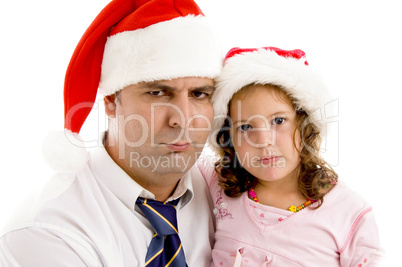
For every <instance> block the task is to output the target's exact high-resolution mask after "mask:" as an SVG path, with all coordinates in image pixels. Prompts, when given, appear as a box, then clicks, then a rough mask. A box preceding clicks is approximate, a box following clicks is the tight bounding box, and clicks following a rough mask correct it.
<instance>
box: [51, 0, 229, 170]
mask: <svg viewBox="0 0 402 267" xmlns="http://www.w3.org/2000/svg"><path fill="white" fill-rule="evenodd" d="M222 58H223V57H222V54H221V46H220V42H219V38H218V36H217V34H216V33H215V31H214V29H213V28H212V26H211V25H210V24H209V23H208V21H207V20H206V18H205V16H204V14H203V13H202V11H201V9H200V8H199V7H198V6H197V4H196V3H195V2H194V1H193V0H113V1H111V2H110V3H109V4H108V5H107V6H106V7H105V8H104V9H103V10H102V11H101V12H100V13H99V15H98V16H97V17H96V18H95V20H94V21H93V22H92V24H91V25H90V26H89V28H88V29H87V30H86V32H85V33H84V35H83V36H82V38H81V40H80V42H79V43H78V45H77V47H76V49H75V51H74V54H73V56H72V58H71V61H70V64H69V66H68V69H67V73H66V77H65V84H64V107H65V109H64V114H65V124H64V128H65V130H66V131H65V133H67V135H66V136H67V137H68V140H67V142H66V136H64V134H63V136H60V137H59V138H56V139H55V140H58V141H57V142H58V143H66V144H67V143H71V142H73V143H75V144H74V145H75V146H76V147H78V146H80V145H79V144H77V142H78V140H79V136H78V133H79V132H80V130H81V127H82V125H83V124H84V122H85V120H86V118H87V116H88V115H89V113H90V111H91V109H92V107H93V104H94V102H95V99H96V95H97V92H98V88H99V92H100V93H101V94H103V95H111V94H113V93H115V92H117V91H119V90H121V89H123V88H124V87H126V86H128V85H130V84H136V83H139V82H144V81H146V82H149V81H155V80H165V79H174V78H180V77H206V78H215V77H216V76H217V75H218V74H219V73H220V70H221V67H222ZM52 138H55V137H52ZM52 146H53V148H52ZM46 147H47V148H46V149H45V154H47V155H46V158H47V159H50V162H49V163H50V164H51V165H52V166H53V168H55V169H59V170H61V169H69V168H77V167H78V166H76V165H77V164H75V163H74V164H71V157H77V155H76V152H72V154H74V155H75V156H68V159H66V157H65V156H64V159H63V160H61V157H59V156H54V154H55V153H56V154H59V153H60V150H65V149H63V148H61V147H57V146H54V144H52V145H51V146H49V145H47V146H46ZM67 150H68V151H70V150H71V147H70V148H68V149H67ZM73 150H77V148H73ZM81 150H82V149H81ZM61 153H63V151H61ZM83 153H85V154H86V152H85V151H83ZM81 154H82V153H81ZM82 155H83V154H82ZM83 157H84V155H83V156H82V158H83ZM77 158H81V157H77ZM52 159H54V160H52ZM63 161H64V162H67V164H63V163H62V162H63ZM79 161H80V162H81V161H82V160H81V159H80V160H79Z"/></svg>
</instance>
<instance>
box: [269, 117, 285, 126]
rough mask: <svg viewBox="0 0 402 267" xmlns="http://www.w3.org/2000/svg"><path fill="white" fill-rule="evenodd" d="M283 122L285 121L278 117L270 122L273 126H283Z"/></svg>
mask: <svg viewBox="0 0 402 267" xmlns="http://www.w3.org/2000/svg"><path fill="white" fill-rule="evenodd" d="M285 121H286V119H285V118H282V117H278V118H275V119H273V120H272V124H273V125H280V124H283V123H284V122H285Z"/></svg>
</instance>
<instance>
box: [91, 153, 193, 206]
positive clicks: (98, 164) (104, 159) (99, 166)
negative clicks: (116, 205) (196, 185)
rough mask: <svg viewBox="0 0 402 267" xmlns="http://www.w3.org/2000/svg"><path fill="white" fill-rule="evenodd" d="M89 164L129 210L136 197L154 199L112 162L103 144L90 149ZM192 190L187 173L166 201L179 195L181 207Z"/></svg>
mask: <svg viewBox="0 0 402 267" xmlns="http://www.w3.org/2000/svg"><path fill="white" fill-rule="evenodd" d="M90 166H91V168H92V170H93V172H94V174H95V175H96V176H97V177H98V178H99V179H100V180H101V181H102V182H103V184H104V185H105V186H106V187H107V188H108V189H109V190H110V191H111V192H112V193H113V194H114V195H115V196H116V197H117V198H118V199H119V200H120V201H121V202H122V203H123V204H124V205H125V206H126V207H128V208H129V209H130V210H131V211H134V208H135V201H136V200H137V198H138V197H144V198H149V199H155V196H154V194H153V193H151V192H150V191H148V190H146V189H144V188H143V187H142V186H140V185H139V184H138V183H136V182H135V181H134V180H133V179H131V177H130V176H128V174H127V173H126V172H125V171H123V169H121V168H120V167H119V166H118V165H117V164H116V163H115V162H114V160H113V159H112V158H111V157H110V156H109V154H108V153H107V151H106V149H105V147H104V146H101V147H96V148H94V149H92V150H91V152H90ZM193 192H194V190H193V184H192V181H191V177H190V174H189V173H187V174H185V175H184V176H183V178H182V179H180V181H179V183H178V185H177V187H176V190H175V191H174V192H173V194H172V195H171V196H170V197H169V198H168V199H167V201H171V200H174V199H177V198H179V197H181V201H180V208H183V207H184V206H185V205H187V204H188V203H189V202H190V201H191V200H192V199H193V196H194V193H193Z"/></svg>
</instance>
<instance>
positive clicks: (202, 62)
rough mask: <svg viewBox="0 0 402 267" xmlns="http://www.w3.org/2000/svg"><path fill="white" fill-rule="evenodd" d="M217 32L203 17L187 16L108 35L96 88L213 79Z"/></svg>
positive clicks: (218, 53)
mask: <svg viewBox="0 0 402 267" xmlns="http://www.w3.org/2000/svg"><path fill="white" fill-rule="evenodd" d="M222 59H223V54H222V49H221V43H220V40H219V38H218V35H217V33H216V32H215V31H214V29H213V28H212V26H211V25H210V24H209V23H208V21H207V19H206V18H205V17H204V16H201V15H200V16H194V15H189V16H186V17H178V18H175V19H172V20H169V21H164V22H160V23H157V24H154V25H151V26H149V27H147V28H144V29H138V30H135V31H127V32H122V33H118V34H116V35H113V36H111V37H109V38H108V40H107V42H106V46H105V52H104V55H103V62H102V73H101V81H100V84H99V90H100V92H101V93H102V94H103V95H110V94H113V93H115V92H117V91H119V90H121V89H123V88H124V87H126V86H128V85H130V84H136V83H138V82H144V81H146V82H150V81H156V80H168V79H174V78H180V77H206V78H215V77H216V76H217V75H218V74H219V73H220V70H221V68H222Z"/></svg>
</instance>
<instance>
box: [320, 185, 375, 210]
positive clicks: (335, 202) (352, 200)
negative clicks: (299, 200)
mask: <svg viewBox="0 0 402 267" xmlns="http://www.w3.org/2000/svg"><path fill="white" fill-rule="evenodd" d="M321 208H323V210H324V209H325V210H330V211H331V212H334V213H348V214H355V216H356V215H357V216H358V214H361V213H362V212H365V211H367V210H371V205H370V204H369V203H368V202H367V201H366V200H365V199H364V198H363V197H362V196H361V195H360V194H358V193H357V192H355V191H354V190H353V189H351V188H349V187H348V186H347V185H346V183H345V182H343V181H338V183H337V184H336V185H335V186H334V187H333V188H332V190H330V191H329V192H328V193H327V194H326V195H325V196H324V202H323V206H322V207H320V208H319V209H321Z"/></svg>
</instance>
